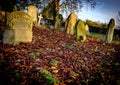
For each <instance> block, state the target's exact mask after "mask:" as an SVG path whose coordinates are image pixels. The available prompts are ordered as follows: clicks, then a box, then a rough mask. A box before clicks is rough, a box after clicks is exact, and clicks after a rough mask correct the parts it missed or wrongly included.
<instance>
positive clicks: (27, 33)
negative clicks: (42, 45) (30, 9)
mask: <svg viewBox="0 0 120 85" xmlns="http://www.w3.org/2000/svg"><path fill="white" fill-rule="evenodd" d="M32 25H33V21H32V18H31V16H29V15H28V14H27V13H25V12H21V11H15V12H12V13H10V14H9V15H8V16H7V23H6V29H5V31H4V34H3V43H4V44H5V43H6V44H18V43H20V42H25V43H26V42H32Z"/></svg>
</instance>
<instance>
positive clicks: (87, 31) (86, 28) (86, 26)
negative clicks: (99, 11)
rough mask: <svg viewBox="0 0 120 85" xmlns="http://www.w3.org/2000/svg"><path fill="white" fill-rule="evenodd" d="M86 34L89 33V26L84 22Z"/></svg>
mask: <svg viewBox="0 0 120 85" xmlns="http://www.w3.org/2000/svg"><path fill="white" fill-rule="evenodd" d="M85 30H86V35H90V31H89V26H88V25H87V24H85Z"/></svg>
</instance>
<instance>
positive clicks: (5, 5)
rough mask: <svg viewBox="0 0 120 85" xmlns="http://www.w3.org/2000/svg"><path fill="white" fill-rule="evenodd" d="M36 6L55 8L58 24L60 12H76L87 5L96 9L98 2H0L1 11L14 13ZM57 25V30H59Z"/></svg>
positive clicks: (40, 0) (2, 0) (33, 0)
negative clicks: (49, 5)
mask: <svg viewBox="0 0 120 85" xmlns="http://www.w3.org/2000/svg"><path fill="white" fill-rule="evenodd" d="M29 4H34V5H36V6H37V8H44V7H46V6H47V5H48V4H51V6H54V9H53V10H54V14H53V15H54V16H53V17H54V20H55V22H57V17H58V14H59V11H60V8H61V9H62V11H66V10H67V11H70V12H74V11H76V10H79V9H81V8H82V7H83V6H85V4H87V5H88V4H89V5H90V6H91V7H92V8H95V6H96V2H95V1H94V0H0V5H1V10H4V11H9V12H12V11H13V8H14V7H16V8H17V9H20V8H21V7H22V8H23V9H24V8H25V7H26V6H27V5H29ZM56 24H57V23H55V28H57V25H56Z"/></svg>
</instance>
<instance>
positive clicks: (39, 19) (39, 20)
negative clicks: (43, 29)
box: [37, 14, 43, 26]
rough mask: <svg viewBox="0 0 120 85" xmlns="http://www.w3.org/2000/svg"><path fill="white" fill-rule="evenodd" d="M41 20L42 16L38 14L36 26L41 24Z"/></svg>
mask: <svg viewBox="0 0 120 85" xmlns="http://www.w3.org/2000/svg"><path fill="white" fill-rule="evenodd" d="M42 18H43V16H42V14H40V15H39V16H38V23H37V24H38V26H40V22H41V19H42Z"/></svg>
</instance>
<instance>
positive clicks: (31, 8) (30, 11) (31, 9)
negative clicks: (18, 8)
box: [28, 5, 37, 24]
mask: <svg viewBox="0 0 120 85" xmlns="http://www.w3.org/2000/svg"><path fill="white" fill-rule="evenodd" d="M28 14H29V15H30V16H31V17H32V18H33V22H34V24H36V23H37V8H36V6H34V5H29V6H28Z"/></svg>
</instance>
